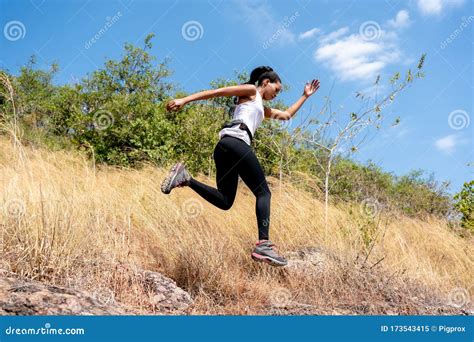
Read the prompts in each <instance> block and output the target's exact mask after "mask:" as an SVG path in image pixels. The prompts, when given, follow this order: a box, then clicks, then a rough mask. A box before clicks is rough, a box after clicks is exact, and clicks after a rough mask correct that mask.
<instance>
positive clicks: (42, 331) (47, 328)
mask: <svg viewBox="0 0 474 342" xmlns="http://www.w3.org/2000/svg"><path fill="white" fill-rule="evenodd" d="M85 333H86V331H85V329H84V328H65V329H62V328H53V327H51V324H50V323H45V325H44V327H40V328H16V327H12V326H9V327H8V328H5V335H84V334H85Z"/></svg>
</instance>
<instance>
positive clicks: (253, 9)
mask: <svg viewBox="0 0 474 342" xmlns="http://www.w3.org/2000/svg"><path fill="white" fill-rule="evenodd" d="M0 4H1V5H0V19H1V20H0V24H1V27H2V28H3V30H2V31H3V35H2V36H1V37H0V44H1V45H0V51H1V53H0V68H4V69H8V70H9V71H10V72H13V73H17V72H18V70H19V68H20V66H21V65H22V64H24V63H25V62H26V61H27V60H28V57H29V56H31V55H32V54H35V55H36V56H37V59H38V63H39V65H40V66H47V65H50V64H51V63H52V62H58V63H59V66H60V71H59V73H58V75H57V77H56V79H55V82H56V83H58V84H64V83H70V82H75V81H77V80H78V79H81V78H82V77H83V76H85V75H86V74H87V73H89V72H91V71H93V70H95V69H97V68H99V67H101V66H102V64H103V62H104V60H105V58H118V57H119V56H120V54H121V53H122V47H123V43H124V42H132V43H136V44H141V43H142V42H143V39H144V37H145V36H146V35H147V33H149V32H154V33H155V34H156V37H155V39H154V46H153V50H152V54H154V55H155V56H156V57H157V58H158V61H160V60H162V59H163V58H164V57H169V58H170V63H169V66H170V68H171V69H172V70H173V75H172V76H171V77H170V81H173V82H175V83H177V84H179V85H180V87H181V89H183V90H185V91H188V92H194V91H199V90H203V89H206V88H208V86H209V83H210V82H211V81H212V80H214V79H216V78H219V77H222V78H233V77H234V75H235V74H234V71H236V70H238V71H243V70H247V71H251V69H252V68H254V67H256V66H259V65H270V66H272V67H273V68H274V69H275V70H276V71H277V72H278V73H279V74H280V76H281V78H282V81H283V82H284V83H285V84H287V85H289V86H290V89H289V91H287V92H284V93H282V94H281V99H282V100H283V101H284V102H285V103H286V104H287V105H290V104H291V103H293V102H294V101H295V100H296V99H297V98H298V96H299V95H300V94H301V92H302V89H303V85H304V83H305V82H306V81H308V80H310V79H311V78H318V79H319V80H320V81H321V88H320V90H319V92H318V93H317V94H316V95H314V96H312V97H311V98H310V100H309V101H308V102H307V103H305V105H304V107H303V108H302V109H301V111H300V112H299V113H298V116H297V117H296V118H295V120H294V121H293V122H292V123H291V125H292V126H294V125H297V124H298V117H300V118H301V117H304V116H305V115H307V114H308V113H309V111H310V110H311V113H312V114H311V115H314V116H316V115H317V112H318V111H319V110H320V109H321V106H322V103H323V99H324V96H326V95H329V94H330V95H331V98H332V103H333V107H334V108H337V109H338V113H340V114H338V115H340V116H341V120H344V118H345V117H346V116H347V115H348V113H350V112H352V111H355V110H356V109H357V108H358V102H357V100H356V99H355V98H354V94H355V91H360V90H366V91H368V92H369V93H370V92H371V91H372V90H371V89H372V83H373V81H374V79H375V77H376V75H377V74H380V75H381V76H382V84H387V82H386V81H387V77H388V76H389V75H390V74H392V73H393V72H394V71H405V70H407V69H408V68H409V67H412V68H413V67H414V66H416V64H417V60H418V58H419V57H420V55H421V54H422V53H427V58H426V64H425V71H426V77H425V78H424V79H422V80H418V81H416V82H415V83H414V84H413V85H411V86H410V87H409V88H408V89H407V90H406V91H405V92H404V93H402V94H401V95H400V96H399V97H398V98H397V99H396V101H395V103H394V104H393V105H391V106H390V107H388V108H387V109H386V115H387V116H389V117H392V118H395V117H397V116H399V117H400V118H401V123H400V124H399V125H398V126H396V127H391V126H390V124H387V125H386V126H385V127H384V128H383V129H382V130H381V131H380V132H378V133H377V135H374V136H371V138H370V139H369V140H368V141H367V142H366V143H365V144H364V145H362V146H361V147H360V151H359V152H358V153H357V154H356V155H355V156H354V158H356V159H357V160H360V161H366V160H369V159H371V160H373V161H374V162H375V163H377V164H378V165H381V166H382V167H383V168H384V169H385V170H387V171H391V172H394V173H395V174H398V175H402V174H406V173H407V172H409V171H410V170H413V169H424V170H426V171H427V172H428V173H431V172H434V173H435V176H436V179H437V180H440V181H444V180H449V181H451V182H452V186H451V192H456V191H458V190H459V189H460V187H461V186H462V184H463V182H465V181H468V180H471V179H474V176H473V175H474V166H468V163H471V162H474V148H473V147H474V146H473V145H474V144H473V141H474V122H473V120H474V118H473V111H472V109H473V106H472V104H473V102H472V101H473V100H472V99H473V82H472V81H473V69H472V59H473V54H472V37H473V25H474V13H473V6H472V1H468V0H464V1H463V0H449V1H448V0H409V1H395V0H385V1H379V0H378V1H375V0H374V1H368V0H367V1H349V0H347V1H342V0H340V1H316V0H312V1H311V0H299V1H253V0H252V1H223V0H222V1H218V0H209V1H207V0H202V1H189V0H177V1H142V0H120V1H118V0H114V1H59V0H56V1H50V0H31V1H18V0H15V1H14V0H10V1H7V0H0ZM384 81H385V82H384ZM331 87H332V91H331V93H330V90H331ZM384 89H388V87H387V86H385V88H382V90H384ZM389 121H390V120H389ZM216 134H217V132H216Z"/></svg>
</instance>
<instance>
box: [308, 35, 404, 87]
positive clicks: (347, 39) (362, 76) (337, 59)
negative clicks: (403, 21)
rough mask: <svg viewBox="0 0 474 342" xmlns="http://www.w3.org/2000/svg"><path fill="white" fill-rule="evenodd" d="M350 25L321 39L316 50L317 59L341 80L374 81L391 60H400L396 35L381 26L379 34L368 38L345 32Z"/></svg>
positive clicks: (391, 62) (315, 56)
mask: <svg viewBox="0 0 474 342" xmlns="http://www.w3.org/2000/svg"><path fill="white" fill-rule="evenodd" d="M348 30H349V29H348V28H347V27H343V28H341V29H339V30H337V31H334V32H331V33H329V34H328V35H326V36H323V37H322V38H321V39H320V45H319V46H318V48H317V49H316V51H315V53H314V58H315V60H316V61H317V62H320V63H323V65H325V66H326V67H328V68H329V69H331V70H332V71H333V72H334V73H335V74H336V77H337V78H339V79H340V80H342V81H375V78H376V76H377V75H378V74H379V73H380V72H381V71H382V70H383V69H384V68H385V67H386V66H387V65H389V64H393V63H395V62H398V61H399V60H400V56H401V52H400V50H399V48H398V46H397V44H396V41H397V35H396V34H395V33H393V32H385V31H383V30H380V31H379V32H378V33H379V34H377V36H378V38H377V39H373V40H368V39H367V37H365V36H363V35H362V34H361V33H353V34H350V35H346V33H347V32H348Z"/></svg>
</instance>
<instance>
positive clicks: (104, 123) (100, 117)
mask: <svg viewBox="0 0 474 342" xmlns="http://www.w3.org/2000/svg"><path fill="white" fill-rule="evenodd" d="M93 122H94V127H95V128H96V129H98V130H99V131H102V130H104V129H107V128H109V127H110V126H112V125H113V124H114V116H113V115H112V113H111V112H109V111H108V110H105V109H99V110H98V111H97V112H95V113H94V119H93Z"/></svg>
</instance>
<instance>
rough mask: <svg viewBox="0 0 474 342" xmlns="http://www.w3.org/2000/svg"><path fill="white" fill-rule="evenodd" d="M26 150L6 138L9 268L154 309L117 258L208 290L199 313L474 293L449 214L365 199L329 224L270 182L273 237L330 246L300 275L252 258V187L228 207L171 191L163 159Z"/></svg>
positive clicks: (411, 305)
mask: <svg viewBox="0 0 474 342" xmlns="http://www.w3.org/2000/svg"><path fill="white" fill-rule="evenodd" d="M14 146H16V148H14ZM21 151H23V152H22V153H20V150H19V149H18V146H17V145H14V144H12V143H11V142H10V141H9V140H7V139H6V138H1V139H0V169H1V171H0V188H1V196H0V209H2V210H1V216H0V228H1V231H0V234H1V235H0V243H1V246H0V260H1V261H0V262H1V265H0V268H2V267H3V268H8V269H9V270H11V271H12V272H14V273H16V274H17V275H19V276H22V277H27V278H32V279H36V280H40V281H43V282H46V283H50V284H57V285H66V286H73V287H78V288H84V289H90V290H94V291H98V290H101V289H104V290H107V289H109V290H111V291H113V293H114V294H115V298H116V299H117V300H119V301H120V302H122V303H125V304H127V305H130V306H133V307H135V308H139V309H141V310H143V312H150V310H151V309H150V306H149V300H148V298H147V296H146V293H143V291H141V290H139V288H140V287H139V286H136V284H135V283H134V280H133V279H132V278H133V277H132V276H131V275H130V274H127V272H126V271H124V269H126V268H124V267H118V266H117V265H128V266H130V267H133V266H134V265H136V266H139V267H141V268H145V269H150V270H154V271H159V272H162V273H163V274H165V275H167V276H169V277H171V278H172V279H174V280H176V281H177V283H178V285H180V286H181V287H183V288H184V289H186V290H187V291H190V292H191V294H192V295H193V297H194V298H195V305H194V306H193V307H192V309H191V310H190V311H189V313H191V314H196V313H198V314H260V313H305V312H309V313H322V314H332V313H369V314H372V313H431V312H443V311H442V310H441V311H440V309H436V310H437V311H436V310H435V311H433V310H434V309H433V310H432V309H427V308H432V307H438V308H439V307H440V306H442V302H443V301H448V300H450V299H451V301H454V302H456V301H459V298H458V297H459V296H461V297H463V298H461V299H463V301H462V303H461V304H462V305H465V304H466V302H467V301H468V299H469V298H471V296H472V291H473V289H472V287H471V284H473V283H474V282H473V273H472V269H473V258H472V255H473V253H472V241H470V240H467V239H462V238H460V237H458V236H457V235H456V234H454V233H453V232H452V231H450V230H449V229H448V227H447V225H446V223H445V222H443V221H440V220H436V219H428V220H424V221H421V220H415V219H409V218H406V217H403V216H400V215H396V214H390V215H388V214H384V215H382V216H380V217H379V216H377V217H376V218H375V220H371V219H370V218H367V215H365V214H364V213H363V211H361V210H360V209H359V208H358V207H339V208H337V207H331V208H330V219H329V222H328V225H327V226H326V225H325V224H324V218H323V214H324V207H323V204H322V202H320V201H319V200H317V199H315V198H314V197H312V196H311V195H310V194H309V193H307V192H305V191H304V190H301V189H298V188H296V187H294V186H292V185H291V184H290V183H287V182H283V184H282V186H281V187H280V186H279V184H278V182H277V181H276V180H273V179H269V181H270V185H271V188H272V194H273V196H272V222H271V237H272V240H274V241H275V242H276V243H277V244H278V246H279V248H280V250H281V251H282V252H283V253H288V252H291V251H297V250H299V249H301V248H303V247H308V246H318V247H320V248H321V249H322V250H324V251H325V253H326V254H327V255H328V256H330V258H328V260H329V259H330V260H331V262H330V263H329V261H328V264H327V265H326V266H327V267H326V268H325V270H324V272H320V273H319V274H318V275H317V276H311V275H308V274H304V273H302V274H294V273H292V272H289V271H288V270H286V269H276V268H271V267H269V266H268V265H263V264H256V263H254V262H253V261H252V260H251V259H250V251H251V249H252V247H253V243H254V242H255V240H256V237H257V236H256V235H257V230H256V221H255V216H254V215H255V214H254V206H255V200H254V198H253V195H252V193H251V192H250V191H249V190H248V189H247V188H246V187H245V186H244V185H241V186H240V189H239V192H238V195H237V199H236V202H235V204H234V207H233V208H232V209H231V210H229V211H221V210H220V209H217V208H215V207H213V206H212V205H210V204H208V203H206V202H205V201H204V200H202V199H201V198H200V197H198V196H197V195H196V194H195V193H193V192H192V191H191V190H190V189H187V188H182V189H176V190H174V191H173V192H172V193H171V194H170V195H168V196H166V195H163V194H162V193H161V192H160V190H159V186H160V182H161V180H162V179H163V177H164V175H165V172H166V170H164V169H157V168H154V167H152V166H148V167H145V168H143V169H141V170H125V169H117V168H112V167H103V166H101V167H100V168H95V167H94V166H93V165H91V162H90V161H89V160H87V159H85V158H84V157H83V156H81V155H80V154H78V153H72V152H65V151H60V152H51V151H47V150H45V149H41V148H34V147H32V146H29V147H22V148H21ZM201 179H202V180H204V181H205V182H206V183H208V184H215V183H214V180H210V179H206V178H201ZM128 266H127V267H128ZM456 289H457V290H456ZM456 291H457V292H456ZM459 291H461V292H460V293H459ZM466 297H467V298H466ZM275 298H276V299H275ZM281 298H283V301H284V302H283V303H281ZM275 301H277V303H275ZM292 307H293V309H292ZM292 310H293V311H292ZM430 310H431V311H430ZM443 310H444V309H443ZM445 310H448V309H445ZM446 312H447V311H446Z"/></svg>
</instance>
